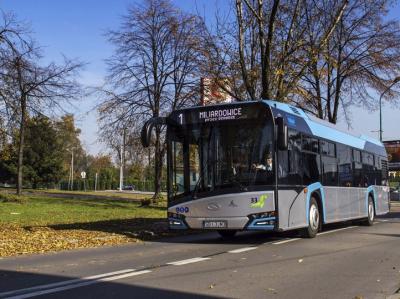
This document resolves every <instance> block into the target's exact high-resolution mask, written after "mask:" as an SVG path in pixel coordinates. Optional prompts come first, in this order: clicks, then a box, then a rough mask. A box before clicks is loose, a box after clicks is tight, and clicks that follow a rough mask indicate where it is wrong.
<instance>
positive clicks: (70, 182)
mask: <svg viewBox="0 0 400 299" xmlns="http://www.w3.org/2000/svg"><path fill="white" fill-rule="evenodd" d="M73 189H74V148H72V149H71V165H70V166H69V176H68V190H73Z"/></svg>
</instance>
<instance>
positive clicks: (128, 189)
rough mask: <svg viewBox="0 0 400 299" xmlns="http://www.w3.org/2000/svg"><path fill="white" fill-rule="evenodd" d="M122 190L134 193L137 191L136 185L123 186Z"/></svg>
mask: <svg viewBox="0 0 400 299" xmlns="http://www.w3.org/2000/svg"><path fill="white" fill-rule="evenodd" d="M122 190H126V191H134V190H135V185H125V186H122Z"/></svg>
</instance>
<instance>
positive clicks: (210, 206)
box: [207, 202, 221, 211]
mask: <svg viewBox="0 0 400 299" xmlns="http://www.w3.org/2000/svg"><path fill="white" fill-rule="evenodd" d="M220 208H221V206H220V205H219V204H217V203H213V202H212V203H210V204H208V206H207V210H210V211H217V210H219V209H220Z"/></svg>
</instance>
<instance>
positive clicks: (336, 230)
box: [317, 226, 357, 236]
mask: <svg viewBox="0 0 400 299" xmlns="http://www.w3.org/2000/svg"><path fill="white" fill-rule="evenodd" d="M355 227H357V226H348V227H343V228H338V229H333V230H328V231H326V232H322V233H318V234H317V235H318V236H320V235H326V234H330V233H335V232H338V231H341V230H346V229H350V228H355Z"/></svg>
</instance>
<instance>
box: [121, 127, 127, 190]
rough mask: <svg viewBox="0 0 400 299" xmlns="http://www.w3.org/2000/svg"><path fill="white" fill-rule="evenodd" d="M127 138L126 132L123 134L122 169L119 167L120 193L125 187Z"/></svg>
mask: <svg viewBox="0 0 400 299" xmlns="http://www.w3.org/2000/svg"><path fill="white" fill-rule="evenodd" d="M125 138H126V130H125V128H124V131H123V133H122V144H121V149H120V162H121V163H120V167H119V191H122V189H123V185H124V163H125Z"/></svg>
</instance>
